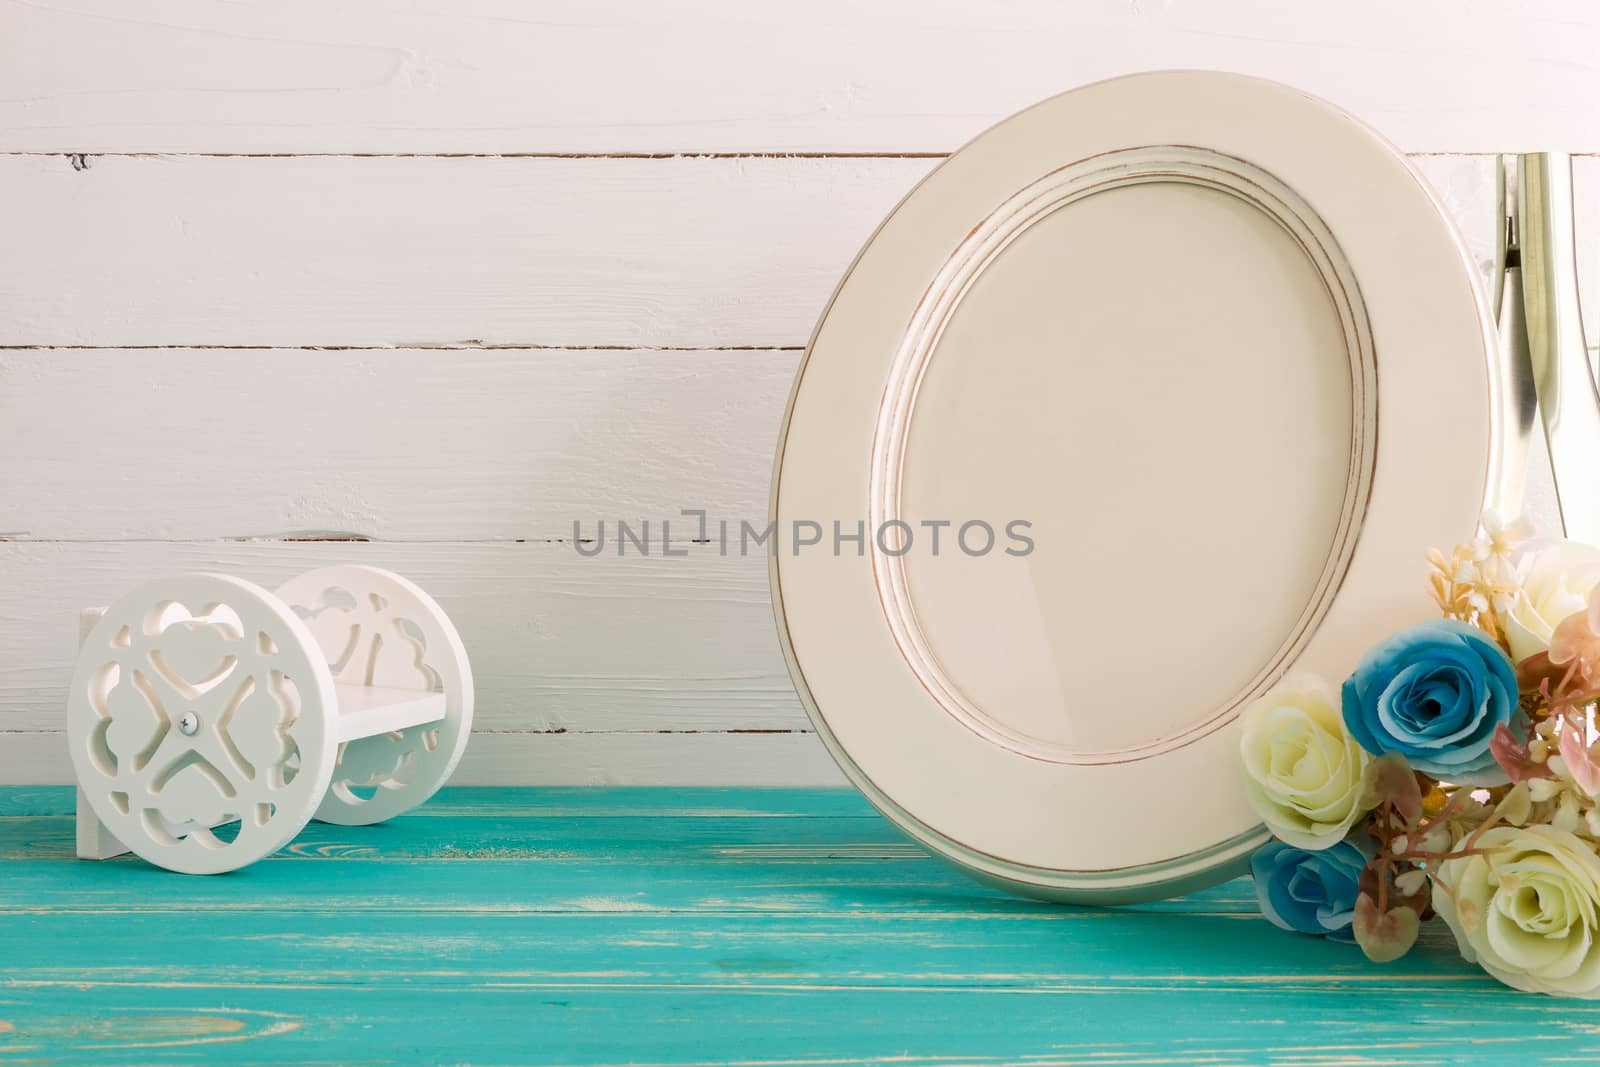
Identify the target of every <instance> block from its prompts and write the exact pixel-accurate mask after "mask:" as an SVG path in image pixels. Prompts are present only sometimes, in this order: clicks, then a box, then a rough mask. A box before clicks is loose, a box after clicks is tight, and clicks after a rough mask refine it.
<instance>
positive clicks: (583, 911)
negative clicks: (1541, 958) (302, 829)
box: [0, 789, 1600, 1067]
mask: <svg viewBox="0 0 1600 1067" xmlns="http://www.w3.org/2000/svg"><path fill="white" fill-rule="evenodd" d="M70 805H71V793H70V792H69V791H68V790H66V789H10V790H0V857H3V858H0V1064H3V1065H9V1064H18V1063H57V1062H63V1063H74V1062H75V1063H94V1064H141V1065H150V1064H166V1063H194V1062H207V1061H214V1062H219V1063H228V1064H244V1063H290V1064H359V1063H404V1064H413V1063H450V1064H624V1063H637V1064H673V1065H680V1064H723V1063H737V1064H747V1065H774V1067H777V1065H785V1067H823V1065H836V1064H874V1065H891V1064H892V1065H913V1067H917V1065H925V1067H953V1065H959V1064H974V1065H988V1064H1001V1063H1017V1064H1028V1065H1031V1067H1067V1065H1093V1067H1112V1065H1123V1064H1213V1065H1214V1064H1233V1063H1279V1064H1290V1065H1295V1067H1334V1065H1338V1067H1350V1065H1358V1064H1443V1063H1478V1062H1482V1063H1494V1064H1504V1063H1508V1062H1516V1063H1527V1062H1530V1061H1534V1060H1549V1061H1552V1062H1554V1061H1560V1062H1564V1063H1573V1062H1581V1061H1589V1062H1593V1061H1596V1060H1597V1059H1600V1004H1594V1005H1591V1004H1585V1003H1573V1002H1558V1001H1555V1000H1551V999H1549V998H1545V997H1535V996H1528V995H1521V994H1515V993H1512V992H1510V991H1508V990H1504V989H1502V988H1501V987H1500V986H1498V985H1496V984H1495V983H1494V982H1493V981H1492V980H1491V979H1489V978H1488V977H1486V976H1484V975H1483V974H1481V973H1479V972H1478V971H1476V970H1475V969H1473V968H1472V967H1470V966H1468V965H1466V964H1464V963H1462V962H1461V961H1460V959H1459V958H1457V956H1456V953H1455V950H1454V948H1453V947H1452V946H1451V945H1450V943H1449V939H1448V934H1445V933H1443V931H1440V932H1439V934H1438V935H1436V936H1433V937H1431V938H1429V939H1428V940H1426V941H1425V943H1424V944H1423V945H1422V946H1421V947H1420V948H1419V950H1418V951H1416V952H1414V953H1413V955H1412V956H1410V957H1408V958H1407V959H1406V960H1404V961H1403V962H1401V963H1399V964H1396V965H1391V966H1388V967H1378V966H1375V965H1372V964H1369V963H1367V962H1366V961H1365V960H1364V959H1363V958H1362V957H1361V955H1360V953H1359V952H1358V951H1356V950H1353V949H1351V948H1348V947H1345V946H1339V945H1333V944H1329V943H1326V942H1321V941H1317V940H1313V939H1310V938H1304V937H1298V936H1292V935H1289V934H1284V933H1281V932H1279V931H1277V930H1275V929H1273V928H1272V927H1270V926H1268V925H1267V923H1266V922H1265V921H1264V920H1262V919H1261V918H1260V917H1259V916H1257V915H1256V913H1255V904H1254V902H1253V900H1252V897H1251V894H1250V890H1249V886H1248V885H1246V884H1244V883H1233V884H1230V885H1225V886H1222V887H1220V888H1217V889H1214V890H1210V891H1207V892H1204V893H1199V894H1196V895H1194V896H1191V897H1187V898H1184V899H1180V900H1175V901H1168V902H1164V903H1160V904H1150V905H1144V906H1140V907H1135V908H1128V909H1124V910H1116V911H1112V910H1092V909H1083V908H1069V907H1054V906H1049V905H1042V904H1034V903H1030V902H1028V901H1024V900H1018V899H1014V898H1011V897H1008V896H1004V895H1002V894H1000V893H998V892H995V891H991V890H989V889H986V888H984V887H982V886H979V885H976V884H974V883H972V882H969V881H968V880H967V879H965V878H964V877H963V876H961V875H960V874H957V873H955V872H954V871H952V870H949V869H947V868H946V867H944V866H943V865H942V864H940V863H939V862H937V861H935V860H932V859H929V858H927V857H926V856H924V855H923V853H922V852H921V851H920V850H918V849H917V848H915V847H914V846H912V845H910V844H908V843H906V842H904V841H903V840H902V839H901V837H900V836H899V835H898V834H897V833H896V832H895V831H894V829H893V828H892V827H890V826H889V825H888V824H887V823H886V822H884V821H883V820H882V819H881V818H879V817H878V816H877V815H876V814H875V813H874V812H873V811H872V810H871V809H870V808H869V807H868V806H867V805H866V803H865V802H864V801H862V800H861V799H859V798H858V797H857V796H856V795H855V794H854V793H849V792H844V791H831V790H830V791H777V790H773V791H765V790H644V789H633V790H531V789H519V790H470V789H457V790H446V791H445V792H444V793H442V794H440V796H439V797H438V798H436V799H435V800H434V801H433V802H431V803H429V804H426V805H424V806H423V807H421V808H419V809H417V811H415V812H414V813H413V814H410V815H407V816H405V817H403V818H400V819H398V820H396V821H395V822H393V823H390V824H388V825H386V826H380V827H367V828H362V829H345V828H340V827H335V826H321V825H314V826H313V828H312V829H311V830H309V831H308V832H307V833H305V834H304V835H302V837H301V838H300V840H299V841H298V842H296V843H295V845H294V846H292V848H291V849H290V850H289V851H287V852H284V853H281V854H279V855H278V856H276V857H274V858H272V859H269V860H266V861H264V862H262V863H258V864H256V865H255V866H254V867H250V868H248V869H246V870H243V871H239V872H235V873H233V874H228V875H220V876H217V877H213V878H197V877H185V876H182V875H173V874H168V873H166V872H163V871H159V870H156V869H154V868H152V867H149V866H146V865H145V864H144V863H142V862H141V861H138V860H135V859H122V860H114V861H111V862H108V863H89V862H83V861H78V860H75V859H73V858H72V823H71V819H70V817H69V814H68V812H69V810H70Z"/></svg>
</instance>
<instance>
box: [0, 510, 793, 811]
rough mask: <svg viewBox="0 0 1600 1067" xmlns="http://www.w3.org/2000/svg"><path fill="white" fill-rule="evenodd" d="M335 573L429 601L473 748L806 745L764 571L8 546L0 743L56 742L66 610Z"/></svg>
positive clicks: (701, 561)
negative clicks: (698, 737)
mask: <svg viewBox="0 0 1600 1067" xmlns="http://www.w3.org/2000/svg"><path fill="white" fill-rule="evenodd" d="M335 562H351V563H368V564H372V565H375V566H380V567H388V568H390V569H392V570H396V571H399V572H400V573H401V574H404V575H406V576H407V577H409V578H411V579H412V580H414V581H415V582H417V584H419V585H421V586H422V587H423V588H424V589H426V590H428V591H429V592H430V593H431V594H433V595H434V596H435V597H436V598H437V599H438V601H439V603H440V605H441V606H442V607H443V608H444V610H445V611H446V612H447V613H448V614H449V615H450V617H451V619H452V620H453V621H454V622H455V624H456V626H457V627H458V629H459V630H460V631H461V636H462V640H463V642H465V644H466V647H467V649H468V650H469V652H470V654H471V657H472V666H473V675H474V677H475V678H476V680H477V694H478V710H477V723H476V725H477V727H478V728H479V729H481V730H494V731H513V732H522V731H572V732H580V731H582V732H591V731H613V730H625V731H644V732H647V733H653V732H656V731H675V730H676V731H682V730H693V731H707V730H726V729H741V730H785V731H787V730H803V729H805V728H806V719H805V716H804V713H803V712H802V711H801V709H800V706H799V702H798V701H797V700H796V698H795V695H794V691H793V689H792V688H791V686H790V684H789V676H788V671H787V669H786V668H785V666H784V663H783V656H782V654H781V652H780V650H779V646H778V639H777V632H776V628H775V626H774V624H773V621H772V611H771V607H770V602H769V598H768V595H767V574H766V560H765V559H764V558H762V557H760V556H751V557H746V558H741V557H739V556H737V555H730V556H727V557H723V556H720V555H719V554H717V552H716V550H715V548H714V547H712V548H709V549H705V550H700V551H695V552H692V553H691V554H690V555H689V556H687V557H686V558H676V557H674V558H668V559H663V558H661V557H660V556H651V557H648V558H641V557H638V556H636V555H633V554H632V553H631V552H630V553H629V555H628V556H626V557H624V558H618V557H617V556H615V555H610V554H607V555H603V556H597V557H595V558H592V559H587V558H583V557H581V556H579V555H578V553H577V552H576V551H575V550H574V548H573V546H571V545H567V544H548V543H542V542H539V543H536V542H529V543H527V544H451V543H439V544H435V543H425V544H400V543H386V542H372V543H350V542H311V543H304V542H259V543H249V542H239V543H227V542H215V543H190V542H120V543H95V542H85V543H43V542H11V543H0V590H4V596H3V597H0V650H3V651H0V731H7V730H11V731H15V730H30V731H32V730H59V729H61V728H62V708H63V707H64V700H65V695H66V685H67V681H68V678H69V677H70V675H71V673H72V663H73V660H74V658H75V656H76V628H77V612H78V609H79V608H81V607H92V606H98V605H103V604H108V603H110V602H111V601H113V600H115V599H116V598H117V597H119V596H121V595H122V594H123V593H125V592H127V591H129V590H130V589H132V588H134V587H135V586H137V585H139V584H140V583H142V582H144V581H146V580H149V579H151V578H157V577H160V576H163V575H169V574H176V573H184V572H189V571H196V570H204V571H212V570H219V571H224V572H227V573H230V574H237V575H239V576H240V577H243V578H247V579H250V580H252V581H255V582H257V583H259V584H261V585H264V586H266V587H267V588H269V589H270V588H274V587H275V586H277V585H278V584H279V583H281V582H283V581H284V580H286V579H287V578H289V577H290V576H292V575H294V574H296V573H299V572H301V571H304V570H309V569H310V568H312V567H317V566H322V565H327V564H331V563H335ZM5 749H6V745H5V744H4V743H3V742H0V760H4V752H5ZM483 755H484V756H485V757H488V756H490V755H492V753H491V752H485V753H483ZM502 766H509V764H507V765H502ZM496 773H501V772H496ZM504 773H507V774H509V771H505V772H504ZM586 773H587V772H586ZM8 780H10V779H8V778H7V777H6V774H5V771H4V770H3V769H0V782H4V781H8ZM497 780H504V778H499V779H497ZM576 780H577V781H579V782H584V781H588V780H589V779H588V778H587V777H586V776H585V777H580V778H578V779H576Z"/></svg>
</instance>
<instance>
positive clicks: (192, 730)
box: [178, 711, 200, 737]
mask: <svg viewBox="0 0 1600 1067" xmlns="http://www.w3.org/2000/svg"><path fill="white" fill-rule="evenodd" d="M199 730H200V716H198V715H196V714H195V713H194V712H192V711H186V712H184V714H183V718H181V719H179V720H178V732H179V733H181V734H183V735H184V736H185V737H193V736H194V735H195V734H196V733H198V732H199Z"/></svg>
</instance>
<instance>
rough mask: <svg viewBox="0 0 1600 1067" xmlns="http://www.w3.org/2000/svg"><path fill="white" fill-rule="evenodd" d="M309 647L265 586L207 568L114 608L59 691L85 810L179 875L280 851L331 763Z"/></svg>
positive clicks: (323, 685) (318, 669) (326, 710)
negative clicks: (65, 693) (64, 696)
mask: <svg viewBox="0 0 1600 1067" xmlns="http://www.w3.org/2000/svg"><path fill="white" fill-rule="evenodd" d="M297 630H298V631H299V632H298V633H297V632H296V631H297ZM311 648H312V643H311V639H310V635H309V633H307V632H305V630H304V627H303V626H302V625H301V624H300V622H299V621H298V620H297V619H296V618H295V617H294V616H293V615H292V614H290V613H289V612H288V611H287V610H286V609H285V608H284V607H283V606H282V605H280V604H278V603H276V602H275V601H274V600H273V599H272V598H271V596H270V595H269V594H267V593H266V592H265V591H264V590H261V589H259V588H257V587H255V586H253V585H250V584H249V583H246V582H241V581H238V580H237V579H232V578H227V577H224V576H221V575H191V576H188V577H184V578H177V579H170V580H167V581H163V582H156V583H152V584H151V585H148V586H145V587H144V588H142V589H139V590H136V591H135V592H133V593H132V594H130V595H129V596H127V597H125V598H123V599H122V600H121V601H119V602H118V603H117V604H115V605H113V606H112V607H111V608H110V609H108V611H107V612H106V614H105V616H104V617H103V618H102V619H101V620H100V622H99V623H98V624H97V625H96V626H95V627H94V628H93V629H92V630H91V631H90V633H89V635H88V637H87V638H86V639H85V642H84V647H83V649H82V651H81V653H80V655H79V659H78V669H77V674H76V676H75V678H74V680H73V686H72V693H71V697H70V699H69V702H68V736H69V741H70V744H71V749H72V758H73V761H74V764H75V766H76V768H77V772H78V780H79V783H80V785H82V786H83V789H84V791H85V794H86V795H87V796H88V797H89V800H90V804H91V806H92V807H93V809H94V812H95V814H96V815H97V816H98V817H99V818H100V820H101V821H102V822H104V823H105V824H106V825H107V827H108V828H109V829H110V831H111V832H112V833H113V834H114V835H115V836H116V837H117V838H118V839H119V840H120V841H121V842H122V843H123V844H125V845H126V846H128V847H129V848H130V849H132V850H133V851H134V852H136V853H138V854H140V855H141V856H144V857H145V858H146V859H149V860H151V862H154V863H158V864H160V865H161V866H164V867H168V868H171V869H174V870H181V871H187V872H190V873H214V872H217V871H222V870H231V869H233V868H236V867H240V866H243V865H245V864H247V863H250V862H253V861H254V860H256V859H259V858H261V857H262V856H265V855H269V854H271V853H272V852H275V851H277V850H278V849H279V848H281V847H282V846H283V845H284V844H285V843H287V842H288V840H289V839H290V838H291V837H293V836H294V835H295V834H296V833H298V832H299V830H300V828H301V827H303V826H304V825H305V823H306V821H308V820H309V818H310V815H311V812H312V811H313V810H314V809H315V806H316V804H317V803H318V802H319V801H320V800H321V798H322V795H323V793H324V791H325V790H326V788H327V782H328V779H329V777H330V776H331V773H332V766H333V762H334V744H335V741H334V734H333V733H332V731H331V729H330V723H329V714H330V713H331V709H332V706H333V695H332V694H333V684H332V678H331V676H330V675H329V672H328V670H327V668H326V666H325V665H324V664H322V663H321V662H319V661H317V660H316V659H315V658H314V657H313V656H312V655H311V653H310V650H311ZM230 823H236V824H237V830H236V831H234V830H231V829H229V830H223V829H222V827H223V826H225V825H226V824H230Z"/></svg>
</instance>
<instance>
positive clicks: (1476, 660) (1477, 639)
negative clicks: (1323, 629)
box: [1343, 619, 1517, 785]
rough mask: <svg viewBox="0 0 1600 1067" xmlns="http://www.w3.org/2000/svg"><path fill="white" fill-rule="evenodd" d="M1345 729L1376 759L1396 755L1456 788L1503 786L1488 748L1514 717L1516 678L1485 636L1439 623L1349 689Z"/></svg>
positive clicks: (1393, 644)
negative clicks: (1454, 785) (1456, 786)
mask: <svg viewBox="0 0 1600 1067" xmlns="http://www.w3.org/2000/svg"><path fill="white" fill-rule="evenodd" d="M1343 704H1344V724H1345V728H1346V729H1348V730H1349V731H1350V735H1351V736H1352V737H1354V738H1355V739H1356V740H1357V741H1358V742H1360V744H1361V747H1362V748H1364V749H1366V750H1367V751H1368V752H1371V753H1372V754H1373V755H1375V756H1381V755H1383V754H1384V753H1386V752H1398V753H1400V754H1401V755H1402V756H1404V757H1405V758H1406V762H1408V763H1410V764H1411V766H1413V767H1415V768H1416V769H1417V770H1419V771H1422V772H1423V773H1424V774H1430V775H1432V776H1433V777H1435V778H1438V779H1440V780H1441V781H1446V782H1452V783H1455V784H1458V785H1502V784H1504V783H1505V782H1506V781H1507V778H1506V773H1505V771H1503V770H1501V768H1500V765H1499V764H1497V763H1496V762H1495V761H1494V756H1493V755H1492V754H1491V753H1490V751H1489V742H1490V741H1491V740H1492V739H1493V738H1494V731H1495V727H1497V726H1499V725H1500V724H1501V723H1505V724H1507V725H1508V726H1509V725H1510V724H1511V721H1512V716H1513V715H1514V714H1516V711H1517V672H1516V669H1515V668H1514V667H1512V665H1511V659H1510V657H1508V656H1507V655H1506V654H1505V653H1504V652H1502V651H1501V650H1500V646H1499V645H1497V644H1495V643H1494V642H1493V641H1491V640H1490V639H1489V636H1488V635H1487V634H1485V633H1484V632H1483V631H1482V630H1479V629H1476V628H1474V627H1471V626H1468V625H1467V624H1466V623H1461V622H1453V621H1450V620H1445V619H1438V620H1435V621H1432V622H1424V623H1418V624H1417V625H1416V626H1413V627H1411V628H1409V629H1406V630H1401V631H1400V632H1399V633H1397V634H1395V635H1394V636H1393V637H1391V638H1389V639H1388V640H1387V641H1384V642H1383V643H1382V644H1379V645H1377V646H1376V647H1374V648H1373V649H1372V650H1371V651H1369V652H1368V653H1367V654H1366V655H1365V656H1362V657H1361V662H1360V663H1358V664H1356V671H1355V673H1354V674H1352V675H1351V676H1350V679H1349V680H1348V681H1347V682H1345V683H1344V699H1343Z"/></svg>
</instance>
